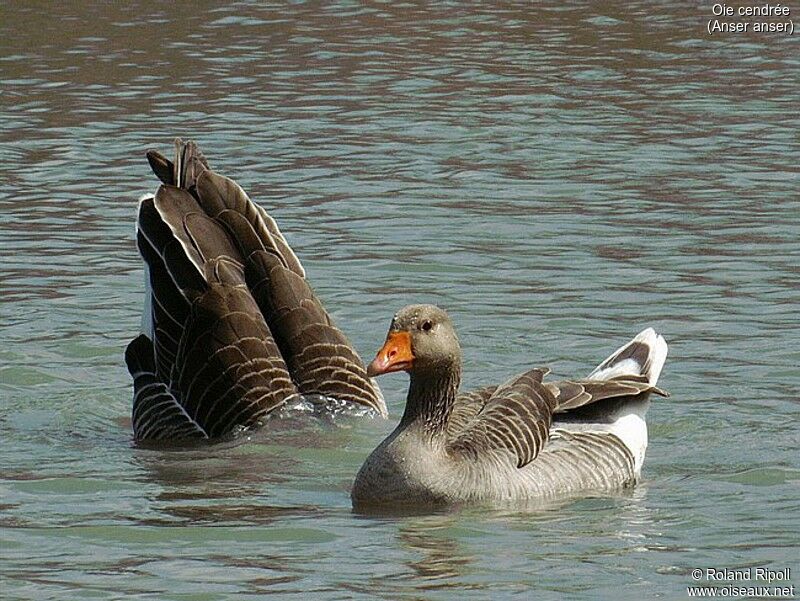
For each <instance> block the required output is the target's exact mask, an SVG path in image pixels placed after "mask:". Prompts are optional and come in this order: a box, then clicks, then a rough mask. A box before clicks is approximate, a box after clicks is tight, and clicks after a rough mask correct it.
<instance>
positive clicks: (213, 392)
mask: <svg viewBox="0 0 800 601" xmlns="http://www.w3.org/2000/svg"><path fill="white" fill-rule="evenodd" d="M175 366H176V369H175V370H174V371H173V375H172V388H173V389H174V390H175V391H179V392H178V393H177V394H179V395H180V397H181V398H180V400H181V404H182V405H183V407H184V408H185V409H186V412H187V413H188V414H189V416H191V418H192V419H193V420H194V421H196V422H197V423H198V424H200V425H201V427H203V429H204V430H205V431H206V432H208V433H209V435H210V436H212V437H215V436H221V435H223V434H226V433H228V432H230V431H232V430H234V429H235V428H237V427H241V426H244V427H248V426H252V425H255V424H256V423H257V422H258V421H259V420H261V419H262V418H263V417H264V416H265V415H266V414H267V413H269V412H270V411H272V410H273V409H275V408H276V407H278V406H279V405H281V404H282V403H283V402H284V401H285V400H286V399H287V398H288V397H290V396H292V395H294V394H297V389H296V388H295V386H294V384H293V383H292V380H291V378H290V376H289V372H288V370H287V368H286V364H285V363H284V361H283V359H282V357H281V355H280V353H279V352H278V348H277V346H276V345H275V342H274V340H273V339H272V336H271V334H270V331H269V328H268V326H267V324H266V323H265V322H264V320H263V318H262V317H261V313H260V312H259V311H258V308H257V306H256V305H255V302H254V301H253V299H252V297H251V296H250V294H249V292H248V290H247V288H246V287H244V286H231V285H229V284H227V285H226V284H217V283H213V284H211V285H210V287H209V290H208V291H207V292H205V293H204V294H202V295H200V296H199V297H198V298H197V300H196V301H195V302H194V303H193V305H192V311H191V314H190V316H189V319H188V320H187V324H186V330H185V334H184V336H183V338H182V340H181V346H180V348H179V350H178V354H177V357H176V360H175Z"/></svg>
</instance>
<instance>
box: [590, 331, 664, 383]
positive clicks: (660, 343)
mask: <svg viewBox="0 0 800 601" xmlns="http://www.w3.org/2000/svg"><path fill="white" fill-rule="evenodd" d="M667 351H668V347H667V342H666V340H664V337H663V336H661V334H657V333H656V331H655V330H654V329H653V328H647V329H646V330H642V331H641V332H639V334H638V335H637V336H636V337H635V338H634V339H633V340H631V341H630V342H628V343H627V344H624V345H623V346H621V347H620V348H618V349H617V350H616V351H614V352H613V353H612V354H611V355H610V356H609V357H608V358H607V359H606V360H605V361H603V362H602V363H601V364H600V365H598V366H597V367H595V368H594V370H593V371H592V373H590V374H589V376H588V378H587V379H588V380H613V379H619V378H626V377H633V378H642V379H645V378H646V382H647V383H648V384H650V386H655V385H656V383H657V382H658V377H659V376H660V375H661V370H662V369H663V367H664V362H665V361H666V360H667Z"/></svg>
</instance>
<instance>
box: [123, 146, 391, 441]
mask: <svg viewBox="0 0 800 601" xmlns="http://www.w3.org/2000/svg"><path fill="white" fill-rule="evenodd" d="M147 158H148V160H149V162H150V166H151V167H152V169H153V171H154V172H155V174H156V175H157V176H158V177H159V179H160V180H161V181H162V182H163V185H161V186H160V187H159V188H158V191H157V192H156V193H155V195H154V196H149V197H145V198H144V199H142V201H141V202H140V205H139V214H138V219H137V228H136V230H137V231H136V240H137V245H138V247H139V251H140V253H141V255H142V258H143V259H144V261H145V265H146V274H145V280H146V284H147V292H146V297H145V309H144V314H143V318H142V334H141V335H140V336H138V337H137V338H135V339H134V340H133V341H132V342H131V343H130V344H129V345H128V348H127V349H126V352H125V358H126V362H127V364H128V369H129V371H130V373H131V375H132V376H133V379H134V398H133V420H132V421H133V431H134V436H135V438H136V439H137V440H169V441H183V440H191V439H206V438H209V439H210V438H218V437H221V436H226V435H230V434H232V433H236V432H237V431H240V430H242V429H246V428H251V427H253V426H257V425H259V424H261V423H262V422H263V421H264V419H265V418H266V417H267V415H268V414H269V413H271V412H272V411H274V410H275V409H277V408H278V407H281V406H283V405H284V403H286V402H287V401H288V400H289V399H295V398H300V395H303V396H304V397H305V398H307V399H313V400H314V401H315V402H316V403H317V405H318V406H322V407H323V408H324V407H326V406H327V407H338V405H339V404H341V403H345V404H352V405H354V406H361V407H365V408H368V409H369V410H370V411H369V412H375V413H377V414H380V415H382V416H386V405H385V403H384V400H383V397H382V396H381V393H380V390H379V389H378V387H377V386H376V385H375V384H374V383H373V382H372V380H371V379H370V378H369V377H368V376H367V374H366V370H365V368H364V364H363V363H362V361H361V359H360V358H359V356H358V354H357V353H356V352H355V350H354V349H353V348H352V346H351V345H350V343H349V342H348V340H347V338H346V337H345V336H344V334H343V333H342V332H341V331H340V330H339V329H338V328H337V327H336V326H335V325H334V324H333V322H332V321H331V318H330V316H329V315H328V313H327V312H326V311H325V309H324V307H323V306H322V304H321V303H320V301H319V300H318V299H317V297H316V296H315V295H314V292H313V291H312V290H311V288H310V286H309V285H308V282H307V281H306V279H305V271H304V270H303V267H302V265H301V264H300V261H299V260H298V259H297V257H296V256H295V254H294V252H293V251H292V249H291V248H290V247H289V245H288V244H287V242H286V239H285V238H284V237H283V235H282V234H281V232H280V230H279V229H278V226H277V224H276V223H275V221H274V220H273V219H272V218H271V217H270V216H269V215H268V214H267V213H266V211H264V209H262V208H261V207H259V206H258V205H256V204H254V203H253V202H252V201H251V200H250V199H249V198H248V197H247V195H246V194H245V193H244V191H243V190H242V189H241V188H240V187H239V186H238V185H237V184H236V183H235V182H234V181H232V180H230V179H228V178H226V177H223V176H221V175H218V174H216V173H214V172H213V171H211V170H210V169H209V166H208V162H207V161H206V159H205V157H204V156H203V155H202V153H201V152H200V151H199V149H198V148H197V146H196V145H195V144H194V143H193V142H188V143H186V144H184V143H183V142H181V141H180V140H176V159H175V161H174V163H173V162H171V161H169V160H167V159H166V158H164V157H163V156H162V155H161V154H159V153H158V152H156V151H150V152H148V153H147Z"/></svg>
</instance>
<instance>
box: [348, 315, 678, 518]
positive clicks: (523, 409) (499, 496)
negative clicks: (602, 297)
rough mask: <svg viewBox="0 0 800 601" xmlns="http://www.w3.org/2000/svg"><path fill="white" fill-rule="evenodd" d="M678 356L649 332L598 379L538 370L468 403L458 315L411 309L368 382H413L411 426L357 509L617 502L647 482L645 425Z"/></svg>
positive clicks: (381, 454)
mask: <svg viewBox="0 0 800 601" xmlns="http://www.w3.org/2000/svg"><path fill="white" fill-rule="evenodd" d="M666 355H667V345H666V342H665V341H664V339H663V338H662V337H661V336H659V335H658V334H656V333H655V331H653V330H652V329H650V328H648V329H647V330H644V331H643V332H641V333H640V334H639V335H638V336H636V337H635V338H634V339H633V340H632V341H630V342H629V343H628V344H626V345H624V346H623V347H621V348H620V349H618V350H617V351H616V352H615V353H614V354H612V355H611V356H610V357H609V358H608V359H606V360H605V361H604V362H603V363H601V364H600V365H599V366H598V367H597V368H596V369H595V370H594V371H593V372H592V373H591V374H590V375H589V376H588V377H587V378H585V379H581V380H574V381H552V382H548V381H545V380H544V377H545V376H546V375H547V373H548V370H546V369H532V370H530V371H527V372H525V373H523V374H521V375H518V376H515V377H513V378H511V379H509V380H508V381H507V382H505V383H503V384H501V385H499V386H488V387H485V388H481V389H478V390H475V391H471V392H467V393H460V394H459V385H460V379H461V351H460V347H459V344H458V338H457V337H456V334H455V330H454V328H453V326H452V323H451V322H450V319H449V317H448V316H447V314H446V313H445V312H444V311H442V310H441V309H439V308H438V307H435V306H432V305H411V306H409V307H406V308H404V309H402V310H401V311H400V312H398V314H397V315H396V316H395V318H394V319H393V321H392V325H391V328H390V330H389V335H388V337H387V340H386V343H385V344H384V346H383V348H382V349H381V350H380V351H379V352H378V354H377V356H376V358H375V360H374V361H373V362H372V364H370V366H369V368H368V372H369V373H370V374H374V375H378V374H383V373H389V372H392V371H401V370H403V371H408V373H409V374H410V376H411V381H410V385H409V392H408V398H407V400H406V408H405V412H404V415H403V417H402V419H401V421H400V424H399V425H398V426H397V428H396V429H395V430H394V432H392V434H390V435H389V436H388V437H387V438H386V439H385V440H384V441H383V442H382V443H381V444H380V445H379V446H378V447H377V448H376V449H375V450H374V451H373V452H372V454H371V455H370V456H369V457H368V458H367V460H366V461H365V463H364V465H363V466H362V468H361V470H360V471H359V473H358V475H357V476H356V480H355V483H354V485H353V491H352V499H353V503H354V505H355V506H356V507H364V506H370V505H396V504H400V505H443V504H456V503H490V504H496V503H505V502H515V501H520V500H532V499H545V498H548V497H560V496H569V495H575V494H583V493H587V492H590V491H608V490H613V489H618V488H623V487H628V486H632V485H633V484H634V483H635V482H636V481H637V479H638V478H639V477H640V474H641V468H642V463H643V461H644V454H645V449H646V447H647V425H646V423H645V421H644V415H645V412H646V410H647V406H648V404H649V400H648V397H649V394H650V393H651V392H656V393H658V394H665V393H663V392H662V391H661V390H659V389H658V388H656V387H655V385H656V382H657V380H658V376H659V374H660V372H661V368H662V367H663V364H664V361H665V359H666Z"/></svg>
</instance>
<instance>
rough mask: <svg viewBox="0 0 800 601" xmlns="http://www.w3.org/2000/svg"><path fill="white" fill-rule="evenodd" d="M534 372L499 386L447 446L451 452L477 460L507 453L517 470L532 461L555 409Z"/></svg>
mask: <svg viewBox="0 0 800 601" xmlns="http://www.w3.org/2000/svg"><path fill="white" fill-rule="evenodd" d="M543 374H544V371H543V370H540V369H534V370H531V371H528V372H526V373H524V374H522V375H521V376H517V377H516V378H513V379H512V380H510V381H509V382H507V383H506V384H503V385H502V386H499V387H498V388H497V389H496V390H495V391H494V393H493V394H492V395H491V397H489V399H488V400H487V401H486V403H485V405H484V406H483V409H481V410H480V411H479V412H478V414H477V415H476V416H475V417H474V418H473V419H472V420H471V421H470V422H469V423H468V424H467V425H466V426H465V427H464V429H463V430H462V431H461V432H460V433H459V434H457V435H456V437H455V438H454V439H453V440H452V442H450V443H449V445H448V447H449V450H450V452H451V453H453V454H456V455H459V456H461V457H465V458H469V459H472V460H476V459H477V458H478V457H481V456H483V455H486V454H492V453H493V452H496V451H498V450H500V451H505V452H510V453H512V454H513V455H514V456H515V457H516V459H517V467H523V466H525V465H527V464H528V463H530V462H531V461H533V460H534V459H535V458H536V456H537V455H538V454H539V451H541V449H542V448H543V447H544V445H545V444H546V442H547V438H548V436H549V431H550V424H551V423H552V414H553V411H554V409H555V406H556V400H555V397H554V396H553V394H552V393H551V392H550V391H549V390H548V389H547V388H546V387H545V386H544V385H543V384H542V377H543Z"/></svg>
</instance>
